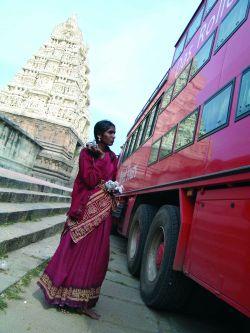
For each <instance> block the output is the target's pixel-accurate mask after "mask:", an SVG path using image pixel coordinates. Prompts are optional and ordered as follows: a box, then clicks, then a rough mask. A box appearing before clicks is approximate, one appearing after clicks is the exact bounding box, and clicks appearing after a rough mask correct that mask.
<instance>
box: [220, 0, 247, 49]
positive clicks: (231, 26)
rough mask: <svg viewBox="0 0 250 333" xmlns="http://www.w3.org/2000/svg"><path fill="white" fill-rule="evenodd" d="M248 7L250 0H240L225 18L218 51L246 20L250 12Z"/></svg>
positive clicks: (221, 27) (221, 28)
mask: <svg viewBox="0 0 250 333" xmlns="http://www.w3.org/2000/svg"><path fill="white" fill-rule="evenodd" d="M247 9H248V0H239V1H238V2H237V3H236V5H235V6H234V7H233V8H232V9H231V11H230V12H229V14H228V15H227V16H226V17H225V18H224V20H223V21H222V23H221V25H220V27H219V32H218V38H217V42H216V47H215V51H217V50H218V49H219V48H220V47H221V46H222V45H223V44H224V43H225V42H226V41H227V40H228V39H229V38H230V37H231V36H232V34H233V33H234V32H235V31H236V30H237V29H238V28H239V27H240V25H241V24H242V23H243V22H244V20H245V19H246V16H247V13H248V10H247Z"/></svg>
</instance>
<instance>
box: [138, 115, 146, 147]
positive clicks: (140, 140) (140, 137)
mask: <svg viewBox="0 0 250 333" xmlns="http://www.w3.org/2000/svg"><path fill="white" fill-rule="evenodd" d="M146 122H147V118H144V120H143V122H142V125H141V131H140V136H139V138H138V142H139V146H140V145H141V144H142V141H143V133H144V130H145V125H146Z"/></svg>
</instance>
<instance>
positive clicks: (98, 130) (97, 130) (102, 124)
mask: <svg viewBox="0 0 250 333" xmlns="http://www.w3.org/2000/svg"><path fill="white" fill-rule="evenodd" d="M110 127H115V125H114V124H113V123H112V122H111V121H109V120H101V121H98V122H97V123H96V124H95V127H94V136H95V140H96V142H98V135H102V134H103V133H104V132H106V131H107V130H108V129H109V128H110Z"/></svg>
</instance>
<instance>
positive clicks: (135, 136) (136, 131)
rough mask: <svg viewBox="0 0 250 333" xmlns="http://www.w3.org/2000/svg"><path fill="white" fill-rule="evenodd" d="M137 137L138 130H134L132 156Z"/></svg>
mask: <svg viewBox="0 0 250 333" xmlns="http://www.w3.org/2000/svg"><path fill="white" fill-rule="evenodd" d="M137 136H138V128H137V129H136V130H135V133H134V143H133V146H132V148H131V154H133V152H134V151H135V145H136V139H137Z"/></svg>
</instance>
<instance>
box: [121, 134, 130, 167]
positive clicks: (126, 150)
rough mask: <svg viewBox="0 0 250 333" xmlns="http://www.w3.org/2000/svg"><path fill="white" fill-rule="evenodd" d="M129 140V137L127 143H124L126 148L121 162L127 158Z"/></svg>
mask: <svg viewBox="0 0 250 333" xmlns="http://www.w3.org/2000/svg"><path fill="white" fill-rule="evenodd" d="M130 140H131V137H130V139H128V141H127V143H126V148H125V149H124V155H123V159H122V161H125V159H126V158H127V156H128V149H129V145H130Z"/></svg>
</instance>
